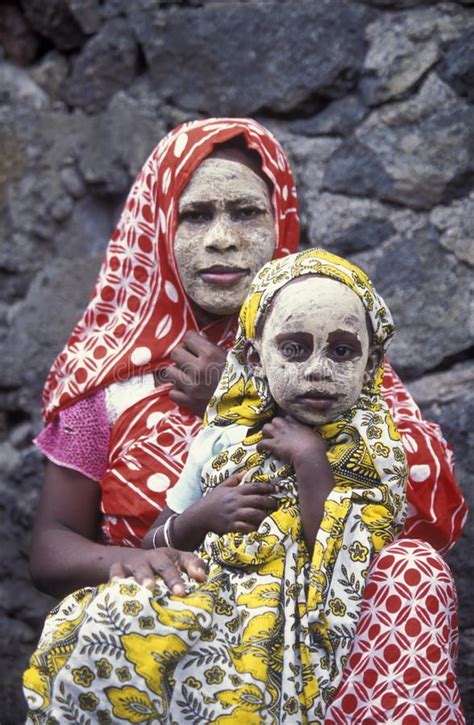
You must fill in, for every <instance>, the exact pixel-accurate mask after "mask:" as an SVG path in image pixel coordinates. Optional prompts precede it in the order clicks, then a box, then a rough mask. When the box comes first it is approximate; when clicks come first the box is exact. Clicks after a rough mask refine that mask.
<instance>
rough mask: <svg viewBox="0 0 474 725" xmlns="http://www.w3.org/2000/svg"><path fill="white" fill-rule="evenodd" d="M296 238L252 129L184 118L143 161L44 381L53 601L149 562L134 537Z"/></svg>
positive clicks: (153, 511)
mask: <svg viewBox="0 0 474 725" xmlns="http://www.w3.org/2000/svg"><path fill="white" fill-rule="evenodd" d="M233 139H234V148H230V149H229V148H228V142H230V141H232V140H233ZM236 141H237V147H235V145H236ZM223 144H227V148H224V150H222V149H223ZM216 147H217V149H216ZM219 149H221V150H219ZM183 192H184V193H183ZM298 233H299V226H298V216H297V209H296V197H295V190H294V182H293V177H292V174H291V170H290V167H289V165H288V162H287V160H286V158H285V156H284V154H283V151H282V149H281V147H280V145H279V144H278V142H277V141H276V140H275V139H274V138H273V136H272V135H271V134H270V133H269V132H268V131H266V130H265V129H264V128H262V127H261V126H260V125H259V124H257V123H255V122H253V121H250V120H249V121H246V120H235V119H234V120H233V119H220V120H207V121H197V122H195V123H189V124H185V125H184V126H182V127H180V128H179V129H176V130H175V131H173V132H172V133H170V134H169V135H168V136H166V138H165V139H163V141H162V142H161V143H160V144H159V146H158V147H157V148H156V149H155V151H154V152H153V153H152V154H151V156H150V158H149V159H148V161H147V162H146V164H145V166H144V167H143V169H142V171H141V173H140V174H139V176H138V178H137V180H136V182H135V184H134V186H133V188H132V190H131V192H130V195H129V197H128V199H127V202H126V204H125V208H124V211H123V213H122V216H121V218H120V221H119V223H118V225H117V228H116V230H115V231H114V233H113V235H112V239H111V242H110V244H109V247H108V250H107V254H106V258H105V261H104V264H103V266H102V269H101V272H100V274H99V277H98V280H97V283H96V286H95V289H94V293H93V296H92V299H91V301H90V303H89V306H88V308H87V310H86V312H85V313H84V315H83V317H82V319H81V321H80V322H79V323H78V325H77V326H76V328H75V329H74V331H73V333H72V335H71V337H70V339H69V341H68V343H67V345H66V347H65V349H64V351H63V352H62V353H61V354H60V355H59V357H58V358H57V360H56V362H55V365H54V366H53V368H52V370H51V373H50V375H49V377H48V381H47V383H46V387H45V393H44V412H45V419H46V422H47V423H48V425H47V427H46V429H45V430H44V431H43V433H42V434H41V435H40V436H39V438H38V439H37V443H38V445H39V447H40V448H41V450H42V451H43V452H44V453H45V454H46V456H47V458H48V459H49V463H48V468H47V472H46V478H45V484H44V489H43V492H42V496H41V501H40V507H39V512H38V517H37V521H36V525H35V529H34V534H33V542H32V556H31V569H32V574H33V577H34V580H35V582H36V583H37V585H38V586H39V587H40V588H42V589H44V590H45V591H47V592H48V593H51V594H53V595H59V596H61V595H63V594H66V593H67V592H70V591H72V590H74V589H77V588H79V587H80V586H83V585H90V584H97V583H99V582H103V581H106V580H107V576H108V571H109V568H110V565H111V563H112V562H114V561H123V562H124V563H125V562H127V563H129V564H131V565H133V566H139V565H140V562H141V561H143V560H144V559H145V556H144V554H143V552H141V550H140V548H139V544H140V540H141V538H142V536H143V534H144V533H145V531H146V530H147V529H148V528H149V526H150V524H151V522H152V521H153V519H154V518H155V516H156V515H157V514H158V513H159V511H160V510H161V508H162V507H163V501H164V495H165V491H166V489H167V488H168V487H169V486H172V485H173V484H174V482H175V481H176V479H177V477H178V475H179V472H180V470H181V468H182V465H183V463H184V459H185V456H186V454H187V449H188V447H189V444H190V441H191V440H192V438H193V436H194V435H195V433H196V432H197V430H198V429H199V427H200V425H201V418H200V415H199V414H198V413H200V414H202V412H203V411H204V408H205V407H206V404H207V402H208V400H209V398H210V396H211V393H212V391H213V389H214V387H215V385H216V383H217V380H218V378H219V375H220V370H221V368H222V365H223V361H224V359H225V351H224V349H225V347H228V346H229V344H231V343H232V341H233V338H234V335H235V324H236V316H235V315H236V313H237V311H238V309H239V307H240V305H241V303H242V300H243V298H244V296H245V294H246V292H247V288H248V285H249V284H250V280H251V278H252V276H253V274H254V273H255V272H256V271H257V269H258V268H259V267H260V266H261V264H263V263H264V262H266V261H268V260H269V259H270V258H271V257H272V256H280V255H282V254H287V253H288V252H289V251H292V250H294V249H295V248H296V245H297V243H298ZM283 240H284V242H285V244H286V246H284V244H283ZM223 348H224V349H223ZM173 362H174V363H175V365H174V366H173V367H171V369H170V365H172V363H173ZM186 371H187V372H186ZM203 394H204V399H202V397H200V396H202V395H203Z"/></svg>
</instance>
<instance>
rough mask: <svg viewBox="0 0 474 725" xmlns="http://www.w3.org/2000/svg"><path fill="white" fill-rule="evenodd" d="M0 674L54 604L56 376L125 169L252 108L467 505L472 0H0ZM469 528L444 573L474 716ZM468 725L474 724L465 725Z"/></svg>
mask: <svg viewBox="0 0 474 725" xmlns="http://www.w3.org/2000/svg"><path fill="white" fill-rule="evenodd" d="M0 42H1V44H2V47H3V51H1V52H0V209H1V213H0V245H1V246H0V358H1V365H0V411H1V412H0V491H1V496H0V513H1V523H2V526H1V528H0V530H1V534H0V536H1V551H2V557H1V559H0V613H1V617H2V620H1V629H0V641H1V647H2V649H3V651H2V652H1V653H0V670H1V671H0V681H1V682H2V685H3V688H4V694H3V697H2V706H3V716H2V723H3V724H4V725H8V724H10V723H20V722H22V713H23V706H22V704H21V697H20V693H19V685H18V683H19V678H20V672H21V670H22V669H23V667H24V665H25V661H26V657H27V655H28V653H29V652H30V651H31V650H32V648H33V645H34V642H35V640H36V638H37V636H38V631H39V627H40V623H41V620H42V618H43V616H44V613H45V612H46V610H47V609H48V607H49V606H50V605H51V600H49V599H48V598H47V597H45V596H42V595H40V594H38V593H37V592H36V591H35V590H34V588H33V587H32V585H31V584H30V582H29V578H28V569H27V551H28V545H29V532H30V529H31V525H32V520H33V515H34V510H35V506H36V502H37V497H38V490H39V486H40V482H41V469H42V462H41V459H40V456H39V455H38V453H37V452H36V450H35V448H34V447H33V446H32V442H31V441H32V436H33V435H34V434H35V433H36V432H38V431H39V429H40V426H41V423H40V419H39V396H40V391H41V388H42V384H43V381H44V378H45V374H46V372H47V369H48V367H49V365H50V363H51V361H52V359H53V358H54V356H55V355H56V353H57V352H58V351H59V349H60V348H61V346H62V344H63V342H64V340H65V338H66V336H67V335H68V332H69V331H70V329H71V327H72V325H73V323H74V322H75V321H76V319H77V318H78V316H79V314H80V311H81V310H82V308H83V307H84V305H85V303H86V301H87V298H88V295H89V291H90V289H91V287H92V283H93V280H94V278H95V274H96V272H97V269H98V265H99V262H100V259H101V256H102V253H103V251H104V249H105V246H106V243H107V240H108V238H109V235H110V232H111V230H112V228H113V223H114V220H115V219H116V218H117V213H118V210H119V209H120V206H121V203H122V202H123V200H124V195H125V193H126V191H127V189H128V188H129V186H130V184H131V182H132V179H133V177H134V175H135V174H136V172H137V170H138V169H139V168H140V166H141V164H142V163H143V161H144V160H145V158H146V156H147V155H148V153H149V152H150V151H151V150H152V148H153V147H154V146H155V144H156V143H157V141H158V140H159V139H160V138H161V137H162V136H163V134H164V133H165V132H166V131H167V130H168V129H170V128H172V127H173V126H175V125H176V124H177V123H179V122H181V121H184V120H188V119H191V118H196V117H202V116H206V115H224V114H229V115H230V114H232V115H242V116H247V115H252V116H254V117H256V118H257V119H259V120H261V121H262V122H263V123H264V124H266V125H267V126H269V127H270V128H271V129H272V130H273V131H274V133H275V134H276V135H277V136H278V138H279V139H280V140H281V142H282V143H283V145H284V147H285V149H287V151H288V153H289V155H290V158H291V160H292V163H293V166H294V170H295V173H296V177H297V180H298V187H299V191H300V198H301V211H302V221H303V239H304V243H305V244H318V245H322V246H325V247H327V248H328V249H331V250H334V251H336V252H340V253H343V254H345V255H348V256H350V257H351V258H353V259H354V260H355V261H356V262H358V263H360V264H362V265H363V266H364V267H365V268H366V269H367V270H368V272H369V273H370V275H371V276H372V277H373V279H374V281H375V282H376V283H377V284H378V286H379V288H380V289H381V291H382V292H383V294H384V296H386V298H387V300H388V302H389V304H390V306H391V309H392V311H393V313H394V315H395V318H396V322H397V324H398V329H399V333H398V337H397V338H396V341H395V342H394V344H393V348H392V361H393V363H394V365H395V366H396V368H397V369H398V370H399V372H400V373H401V374H402V376H403V377H404V379H405V380H406V381H407V382H408V384H409V386H410V388H411V390H412V391H413V393H414V394H415V396H416V398H417V400H418V401H419V403H420V404H421V406H422V408H423V410H424V412H425V413H426V415H427V416H428V417H430V418H431V419H433V420H436V421H439V422H440V423H441V424H442V426H443V429H444V431H445V434H446V436H447V437H448V439H449V440H450V441H451V443H452V444H453V446H454V448H455V451H456V456H457V463H458V469H457V470H458V477H459V481H460V483H461V486H463V488H464V491H465V494H466V496H467V497H468V498H470V499H471V501H472V499H473V493H472V485H469V484H470V483H471V482H470V480H469V473H470V472H471V471H472V470H473V468H474V454H473V451H474V445H473V443H474V440H473V433H472V420H473V419H474V394H473V381H474V365H473V362H472V350H473V348H472V335H473V317H472V314H471V315H470V306H469V305H470V285H471V287H472V279H473V276H472V266H473V264H474V244H473V238H474V153H473V151H474V107H473V105H472V104H473V101H474V3H473V2H472V0H471V1H470V2H469V1H468V0H465V1H464V2H426V1H425V2H423V1H422V0H418V1H417V0H398V2H397V1H395V2H390V0H372V1H369V0H367V1H366V2H363V1H361V2H357V1H354V2H349V1H348V0H337V1H334V0H320V1H316V0H260V1H258V0H242V1H241V2H234V1H232V0H228V1H227V2H225V1H221V2H217V1H215V0H183V1H182V2H179V0H174V1H173V0H161V2H160V1H159V0H134V2H127V0H21V2H18V1H15V0H4V1H3V2H2V4H1V7H0ZM473 551H474V532H473V527H472V525H468V526H467V530H466V533H465V534H464V535H463V538H462V540H461V542H460V543H459V544H458V545H457V547H456V548H455V550H454V551H453V552H452V553H451V554H450V555H449V561H450V563H451V566H452V568H453V570H454V572H455V574H456V577H457V582H458V587H459V596H460V625H461V657H460V664H459V676H460V682H461V685H462V690H463V698H464V702H465V707H466V712H467V716H468V721H471V722H472V721H473V720H474V621H473V615H472V598H473V595H474V591H473V581H474V568H473V558H472V552H473ZM470 718H472V719H471V720H470Z"/></svg>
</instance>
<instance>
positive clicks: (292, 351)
mask: <svg viewBox="0 0 474 725" xmlns="http://www.w3.org/2000/svg"><path fill="white" fill-rule="evenodd" d="M279 350H280V353H281V354H282V355H283V357H284V358H285V360H301V359H302V358H304V357H306V356H307V354H308V353H307V350H306V348H305V347H304V346H303V345H300V343H299V342H295V341H294V340H288V342H283V343H282V344H281V345H280V347H279Z"/></svg>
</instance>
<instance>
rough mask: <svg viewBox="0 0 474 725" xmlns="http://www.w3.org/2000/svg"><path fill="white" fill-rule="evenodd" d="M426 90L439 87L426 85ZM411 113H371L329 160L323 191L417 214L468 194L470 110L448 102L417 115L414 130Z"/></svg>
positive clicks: (473, 135)
mask: <svg viewBox="0 0 474 725" xmlns="http://www.w3.org/2000/svg"><path fill="white" fill-rule="evenodd" d="M426 84H430V85H438V86H439V85H440V82H439V81H436V80H435V79H428V80H427V81H426ZM422 93H423V89H421V91H420V94H422ZM415 113H416V104H413V103H410V102H407V103H404V102H403V103H400V104H399V107H397V104H393V105H392V106H391V108H390V110H389V111H388V112H386V113H384V112H383V111H380V112H378V111H375V112H373V113H372V114H371V115H370V116H369V118H368V119H366V121H364V122H363V123H362V125H361V126H360V127H359V128H358V130H357V132H356V135H355V136H356V138H355V139H350V140H348V141H346V142H345V144H344V145H343V146H342V147H340V148H339V149H338V150H337V151H336V153H335V154H334V156H333V158H332V159H331V160H330V162H329V164H328V166H327V170H326V175H325V179H324V187H325V188H326V189H327V190H328V191H332V192H336V193H347V194H355V195H357V196H359V195H360V196H366V195H369V196H370V195H373V196H375V197H376V198H378V199H381V200H387V201H391V202H395V203H397V204H403V205H406V206H409V207H413V208H418V209H424V208H430V207H432V206H434V205H435V204H438V203H440V202H442V201H448V200H450V199H452V198H453V197H456V196H460V195H462V194H463V193H468V192H469V188H470V184H471V177H472V175H473V174H474V108H473V107H472V106H469V105H468V104H466V103H463V102H462V101H457V100H453V101H452V102H451V104H450V105H446V106H445V107H438V108H437V109H436V110H433V112H432V113H428V114H427V115H425V112H423V114H422V117H421V118H419V119H417V120H418V123H417V124H416V125H415V124H414V123H413V121H414V120H415V119H413V115H415ZM410 116H411V117H410ZM408 119H409V120H408Z"/></svg>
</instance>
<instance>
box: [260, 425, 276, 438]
mask: <svg viewBox="0 0 474 725" xmlns="http://www.w3.org/2000/svg"><path fill="white" fill-rule="evenodd" d="M274 431H275V429H274V427H273V423H265V425H264V426H263V427H262V435H263V437H264V438H266V436H270V437H272V436H273V433H274Z"/></svg>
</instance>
